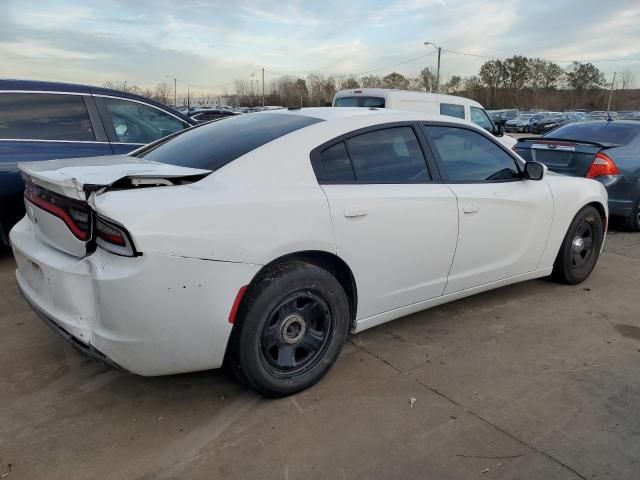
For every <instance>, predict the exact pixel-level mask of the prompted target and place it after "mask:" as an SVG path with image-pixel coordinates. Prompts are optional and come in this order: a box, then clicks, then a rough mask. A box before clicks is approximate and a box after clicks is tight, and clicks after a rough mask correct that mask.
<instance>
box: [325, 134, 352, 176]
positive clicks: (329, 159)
mask: <svg viewBox="0 0 640 480" xmlns="http://www.w3.org/2000/svg"><path fill="white" fill-rule="evenodd" d="M320 165H321V167H320V169H321V172H319V177H320V178H318V180H323V181H327V182H345V181H350V180H351V181H353V180H355V179H356V176H355V174H354V173H353V168H351V161H350V160H349V154H348V153H347V149H346V148H345V146H344V143H342V142H340V143H337V144H335V145H334V146H332V147H329V148H327V149H326V150H325V151H323V152H322V154H321V155H320Z"/></svg>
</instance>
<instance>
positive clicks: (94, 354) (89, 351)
mask: <svg viewBox="0 0 640 480" xmlns="http://www.w3.org/2000/svg"><path fill="white" fill-rule="evenodd" d="M18 291H19V292H20V294H21V295H22V298H24V299H25V301H26V302H27V303H28V304H29V306H30V307H31V308H32V309H33V311H34V312H35V314H36V315H37V316H38V318H40V320H42V321H43V322H44V323H45V325H47V326H48V327H49V328H50V329H51V330H53V331H54V332H55V333H57V334H58V335H60V336H61V337H62V338H64V339H65V340H67V341H68V342H69V343H70V344H71V345H72V346H73V348H75V349H77V350H79V351H81V352H82V353H84V354H85V355H86V356H88V357H89V358H92V359H93V360H96V361H98V362H102V363H104V364H106V365H108V366H110V367H112V368H115V369H117V370H120V371H123V372H126V373H131V372H129V370H127V369H126V368H123V367H122V366H120V365H118V364H117V363H116V362H114V361H113V360H111V359H110V358H109V357H107V356H106V355H105V354H104V353H102V352H101V351H99V350H97V349H96V348H94V347H92V346H91V345H89V344H88V343H85V342H83V341H82V340H80V339H79V338H77V337H74V336H73V335H72V334H70V333H69V332H67V331H66V330H65V329H64V328H62V327H61V326H60V325H58V324H57V323H56V322H55V320H53V319H52V318H51V317H50V316H49V315H47V314H46V313H45V312H44V311H43V310H41V309H40V308H39V307H38V306H37V305H36V304H35V303H34V302H32V301H31V299H30V298H29V297H28V295H27V294H26V293H25V292H24V290H23V289H22V287H21V286H20V283H18Z"/></svg>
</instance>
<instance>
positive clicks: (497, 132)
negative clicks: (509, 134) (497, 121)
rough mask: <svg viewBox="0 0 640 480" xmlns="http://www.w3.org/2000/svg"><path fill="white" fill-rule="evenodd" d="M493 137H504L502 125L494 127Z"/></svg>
mask: <svg viewBox="0 0 640 480" xmlns="http://www.w3.org/2000/svg"><path fill="white" fill-rule="evenodd" d="M493 135H494V136H495V137H504V127H503V126H502V125H494V126H493Z"/></svg>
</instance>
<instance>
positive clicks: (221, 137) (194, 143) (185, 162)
mask: <svg viewBox="0 0 640 480" xmlns="http://www.w3.org/2000/svg"><path fill="white" fill-rule="evenodd" d="M321 121H322V120H321V119H319V118H313V117H307V116H303V115H291V114H281V113H247V114H244V115H239V116H237V117H233V118H228V119H225V120H224V121H219V122H212V123H207V124H204V125H202V126H201V127H196V128H193V129H189V130H185V131H184V133H181V134H179V135H177V136H175V137H173V138H171V139H169V140H168V141H166V142H162V143H160V144H159V145H157V146H155V147H153V148H151V149H150V150H145V151H142V152H140V154H138V155H137V156H138V157H144V158H146V159H147V160H153V161H156V162H163V163H169V164H171V165H179V166H182V167H192V168H204V169H207V170H213V171H215V170H217V169H219V168H220V167H222V166H224V165H226V164H227V163H229V162H232V161H233V160H235V159H236V158H239V157H241V156H242V155H244V154H246V153H249V152H250V151H251V150H255V149H256V148H258V147H261V146H262V145H265V144H266V143H269V142H271V141H273V140H275V139H276V138H279V137H282V136H284V135H287V134H288V133H291V132H294V131H295V130H299V129H301V128H304V127H307V126H309V125H313V124H314V123H318V122H321Z"/></svg>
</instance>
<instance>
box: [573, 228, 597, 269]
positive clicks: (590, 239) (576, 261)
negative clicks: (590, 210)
mask: <svg viewBox="0 0 640 480" xmlns="http://www.w3.org/2000/svg"><path fill="white" fill-rule="evenodd" d="M595 246H596V228H595V225H594V224H593V223H592V222H590V221H589V220H587V219H585V220H583V221H582V222H581V223H580V224H579V225H578V227H577V228H576V231H575V234H574V236H573V239H572V241H571V267H572V268H574V269H580V268H582V267H584V266H585V265H587V264H588V263H589V262H590V260H591V257H592V256H593V254H594V250H595Z"/></svg>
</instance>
